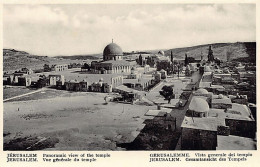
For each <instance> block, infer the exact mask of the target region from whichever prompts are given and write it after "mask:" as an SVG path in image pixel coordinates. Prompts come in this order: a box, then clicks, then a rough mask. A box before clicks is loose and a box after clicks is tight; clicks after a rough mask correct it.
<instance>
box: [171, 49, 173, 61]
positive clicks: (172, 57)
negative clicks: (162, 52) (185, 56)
mask: <svg viewBox="0 0 260 167" xmlns="http://www.w3.org/2000/svg"><path fill="white" fill-rule="evenodd" d="M171 62H172V63H173V55H172V51H171Z"/></svg>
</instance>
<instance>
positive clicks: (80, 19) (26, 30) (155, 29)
mask: <svg viewBox="0 0 260 167" xmlns="http://www.w3.org/2000/svg"><path fill="white" fill-rule="evenodd" d="M3 20H4V24H3V26H4V31H3V44H4V48H14V49H18V50H23V51H27V52H29V53H32V54H37V55H48V56H54V55H75V54H88V53H102V52H103V49H104V47H105V46H106V45H107V44H108V43H110V42H111V41H112V38H113V39H114V42H115V43H117V44H118V45H120V46H121V47H122V49H123V51H132V50H152V49H170V48H176V47H186V46H193V45H198V44H208V43H215V42H237V41H256V21H255V20H256V8H255V5H249V4H240V5H238V4H236V5H228V4H225V5H220V4H218V5H216V4H215V5H180V4H163V5H159V4H153V5H148V4H146V5H4V11H3Z"/></svg>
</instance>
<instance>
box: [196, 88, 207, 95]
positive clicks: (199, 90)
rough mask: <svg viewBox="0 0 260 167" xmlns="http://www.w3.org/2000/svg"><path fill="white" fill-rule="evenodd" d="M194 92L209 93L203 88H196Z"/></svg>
mask: <svg viewBox="0 0 260 167" xmlns="http://www.w3.org/2000/svg"><path fill="white" fill-rule="evenodd" d="M196 92H197V93H200V94H208V93H209V92H208V91H207V90H206V89H203V88H200V89H198V90H197V91H196Z"/></svg>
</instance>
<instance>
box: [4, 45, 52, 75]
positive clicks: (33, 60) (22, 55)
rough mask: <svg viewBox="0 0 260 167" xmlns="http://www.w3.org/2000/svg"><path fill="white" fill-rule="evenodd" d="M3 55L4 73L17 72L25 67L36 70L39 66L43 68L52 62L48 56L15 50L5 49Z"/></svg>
mask: <svg viewBox="0 0 260 167" xmlns="http://www.w3.org/2000/svg"><path fill="white" fill-rule="evenodd" d="M3 55H4V56H3V67H4V69H3V70H4V71H7V70H17V69H20V68H23V67H29V68H32V69H34V68H37V67H38V66H41V67H43V65H44V64H45V63H49V62H50V58H49V57H47V56H36V55H31V54H29V53H27V52H24V51H18V50H15V49H3Z"/></svg>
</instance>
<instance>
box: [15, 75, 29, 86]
mask: <svg viewBox="0 0 260 167" xmlns="http://www.w3.org/2000/svg"><path fill="white" fill-rule="evenodd" d="M31 82H32V79H31V78H29V77H28V76H20V77H18V85H19V86H30V85H31Z"/></svg>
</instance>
